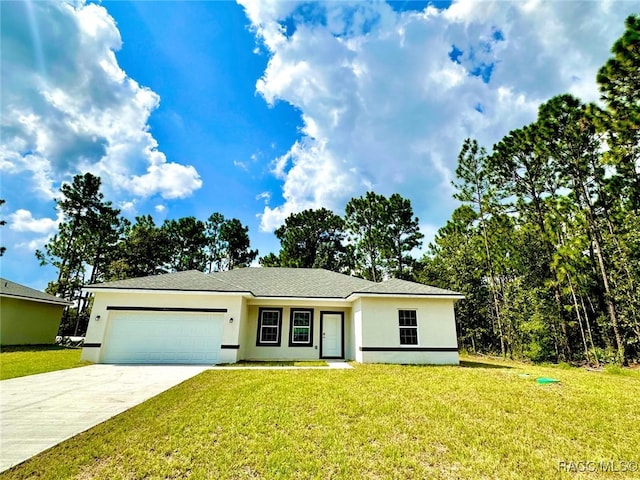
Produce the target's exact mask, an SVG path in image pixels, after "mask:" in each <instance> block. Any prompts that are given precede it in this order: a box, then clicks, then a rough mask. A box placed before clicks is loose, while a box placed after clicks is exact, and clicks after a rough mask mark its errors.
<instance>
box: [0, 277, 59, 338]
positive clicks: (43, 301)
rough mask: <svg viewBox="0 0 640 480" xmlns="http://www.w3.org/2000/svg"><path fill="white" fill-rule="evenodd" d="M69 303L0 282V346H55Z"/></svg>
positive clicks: (17, 285) (16, 285) (2, 280)
mask: <svg viewBox="0 0 640 480" xmlns="http://www.w3.org/2000/svg"><path fill="white" fill-rule="evenodd" d="M67 305H70V302H67V301H66V300H62V299H61V298H58V297H55V296H53V295H49V294H48V293H44V292H41V291H39V290H35V289H33V288H29V287H26V286H24V285H20V284H19V283H15V282H12V281H10V280H5V279H4V278H0V345H41V344H47V343H55V341H56V335H57V334H58V328H60V320H62V312H63V310H64V309H65V307H66V306H67Z"/></svg>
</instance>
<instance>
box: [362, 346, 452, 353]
mask: <svg viewBox="0 0 640 480" xmlns="http://www.w3.org/2000/svg"><path fill="white" fill-rule="evenodd" d="M359 350H360V351H361V352H457V351H458V347H360V348H359Z"/></svg>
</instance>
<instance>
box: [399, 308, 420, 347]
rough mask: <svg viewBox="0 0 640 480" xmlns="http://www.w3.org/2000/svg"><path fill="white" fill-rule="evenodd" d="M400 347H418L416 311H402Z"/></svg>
mask: <svg viewBox="0 0 640 480" xmlns="http://www.w3.org/2000/svg"><path fill="white" fill-rule="evenodd" d="M398 320H399V324H400V345H418V316H417V314H416V311H415V310H400V311H399V312H398Z"/></svg>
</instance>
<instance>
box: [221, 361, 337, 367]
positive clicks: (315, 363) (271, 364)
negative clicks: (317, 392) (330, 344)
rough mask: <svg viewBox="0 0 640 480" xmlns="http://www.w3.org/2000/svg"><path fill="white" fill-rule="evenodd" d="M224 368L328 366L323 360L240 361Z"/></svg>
mask: <svg viewBox="0 0 640 480" xmlns="http://www.w3.org/2000/svg"><path fill="white" fill-rule="evenodd" d="M221 366H224V367H328V366H329V364H328V363H327V362H325V361H324V360H313V361H301V362H298V361H265V362H263V361H259V362H258V361H255V362H254V361H251V360H241V361H239V362H238V363H225V364H223V365H221Z"/></svg>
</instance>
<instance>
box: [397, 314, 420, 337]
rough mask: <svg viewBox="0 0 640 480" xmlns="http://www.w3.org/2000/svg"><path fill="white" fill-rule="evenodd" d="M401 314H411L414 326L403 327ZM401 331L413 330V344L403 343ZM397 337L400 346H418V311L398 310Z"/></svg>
mask: <svg viewBox="0 0 640 480" xmlns="http://www.w3.org/2000/svg"><path fill="white" fill-rule="evenodd" d="M403 312H413V317H414V318H413V319H415V325H403V324H402V314H403ZM403 330H413V331H414V332H415V340H416V341H415V343H407V342H406V341H403V335H402V331H403ZM398 336H399V341H400V346H405V345H406V346H412V345H420V337H419V335H418V310H417V309H415V308H401V309H398ZM404 338H406V337H404Z"/></svg>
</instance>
